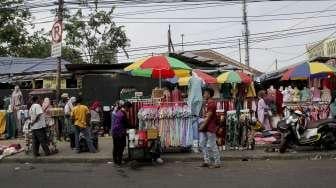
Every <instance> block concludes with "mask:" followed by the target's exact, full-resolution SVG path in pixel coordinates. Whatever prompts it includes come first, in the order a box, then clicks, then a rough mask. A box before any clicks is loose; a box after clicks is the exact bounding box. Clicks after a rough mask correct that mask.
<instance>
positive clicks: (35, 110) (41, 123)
mask: <svg viewBox="0 0 336 188" xmlns="http://www.w3.org/2000/svg"><path fill="white" fill-rule="evenodd" d="M40 114H41V115H40ZM29 115H30V118H31V120H32V121H33V120H35V119H36V117H37V116H38V115H40V117H39V118H38V120H37V121H36V122H35V123H34V124H32V126H31V129H32V130H34V129H41V128H44V127H46V120H45V117H44V113H43V109H42V107H41V105H39V104H33V105H32V106H31V107H30V109H29Z"/></svg>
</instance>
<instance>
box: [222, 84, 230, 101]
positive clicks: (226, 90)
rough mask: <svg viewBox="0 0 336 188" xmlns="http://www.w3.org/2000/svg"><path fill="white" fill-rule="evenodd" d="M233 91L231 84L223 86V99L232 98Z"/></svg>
mask: <svg viewBox="0 0 336 188" xmlns="http://www.w3.org/2000/svg"><path fill="white" fill-rule="evenodd" d="M231 90H232V86H231V84H222V88H221V92H222V97H223V99H231V98H232V95H231Z"/></svg>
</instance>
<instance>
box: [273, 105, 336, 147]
mask: <svg viewBox="0 0 336 188" xmlns="http://www.w3.org/2000/svg"><path fill="white" fill-rule="evenodd" d="M310 123H311V122H310V121H309V118H308V114H307V113H306V112H302V111H300V110H296V111H291V112H290V115H289V116H288V117H286V118H285V119H284V120H281V121H280V122H279V123H278V125H277V128H278V130H279V131H280V132H281V133H282V140H281V144H280V148H279V150H280V153H284V152H286V150H287V149H288V148H291V147H293V146H315V147H319V148H320V149H331V148H332V147H335V145H336V119H327V120H323V121H319V122H315V123H314V124H315V126H313V127H315V128H307V125H309V124H310Z"/></svg>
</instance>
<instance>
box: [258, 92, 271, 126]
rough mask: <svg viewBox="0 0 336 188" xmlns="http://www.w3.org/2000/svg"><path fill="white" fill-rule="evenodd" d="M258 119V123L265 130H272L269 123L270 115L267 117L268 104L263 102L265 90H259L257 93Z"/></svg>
mask: <svg viewBox="0 0 336 188" xmlns="http://www.w3.org/2000/svg"><path fill="white" fill-rule="evenodd" d="M258 98H259V101H258V107H257V108H258V109H257V111H258V120H259V121H260V123H261V124H262V125H263V127H264V128H265V130H266V131H269V130H272V128H271V125H270V119H269V118H270V117H269V115H270V114H269V110H270V108H269V107H268V105H267V104H266V102H265V98H266V92H265V91H263V90H261V91H259V93H258Z"/></svg>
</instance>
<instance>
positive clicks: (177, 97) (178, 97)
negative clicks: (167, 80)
mask: <svg viewBox="0 0 336 188" xmlns="http://www.w3.org/2000/svg"><path fill="white" fill-rule="evenodd" d="M180 101H182V93H181V91H180V90H178V89H174V90H173V92H172V102H180Z"/></svg>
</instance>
